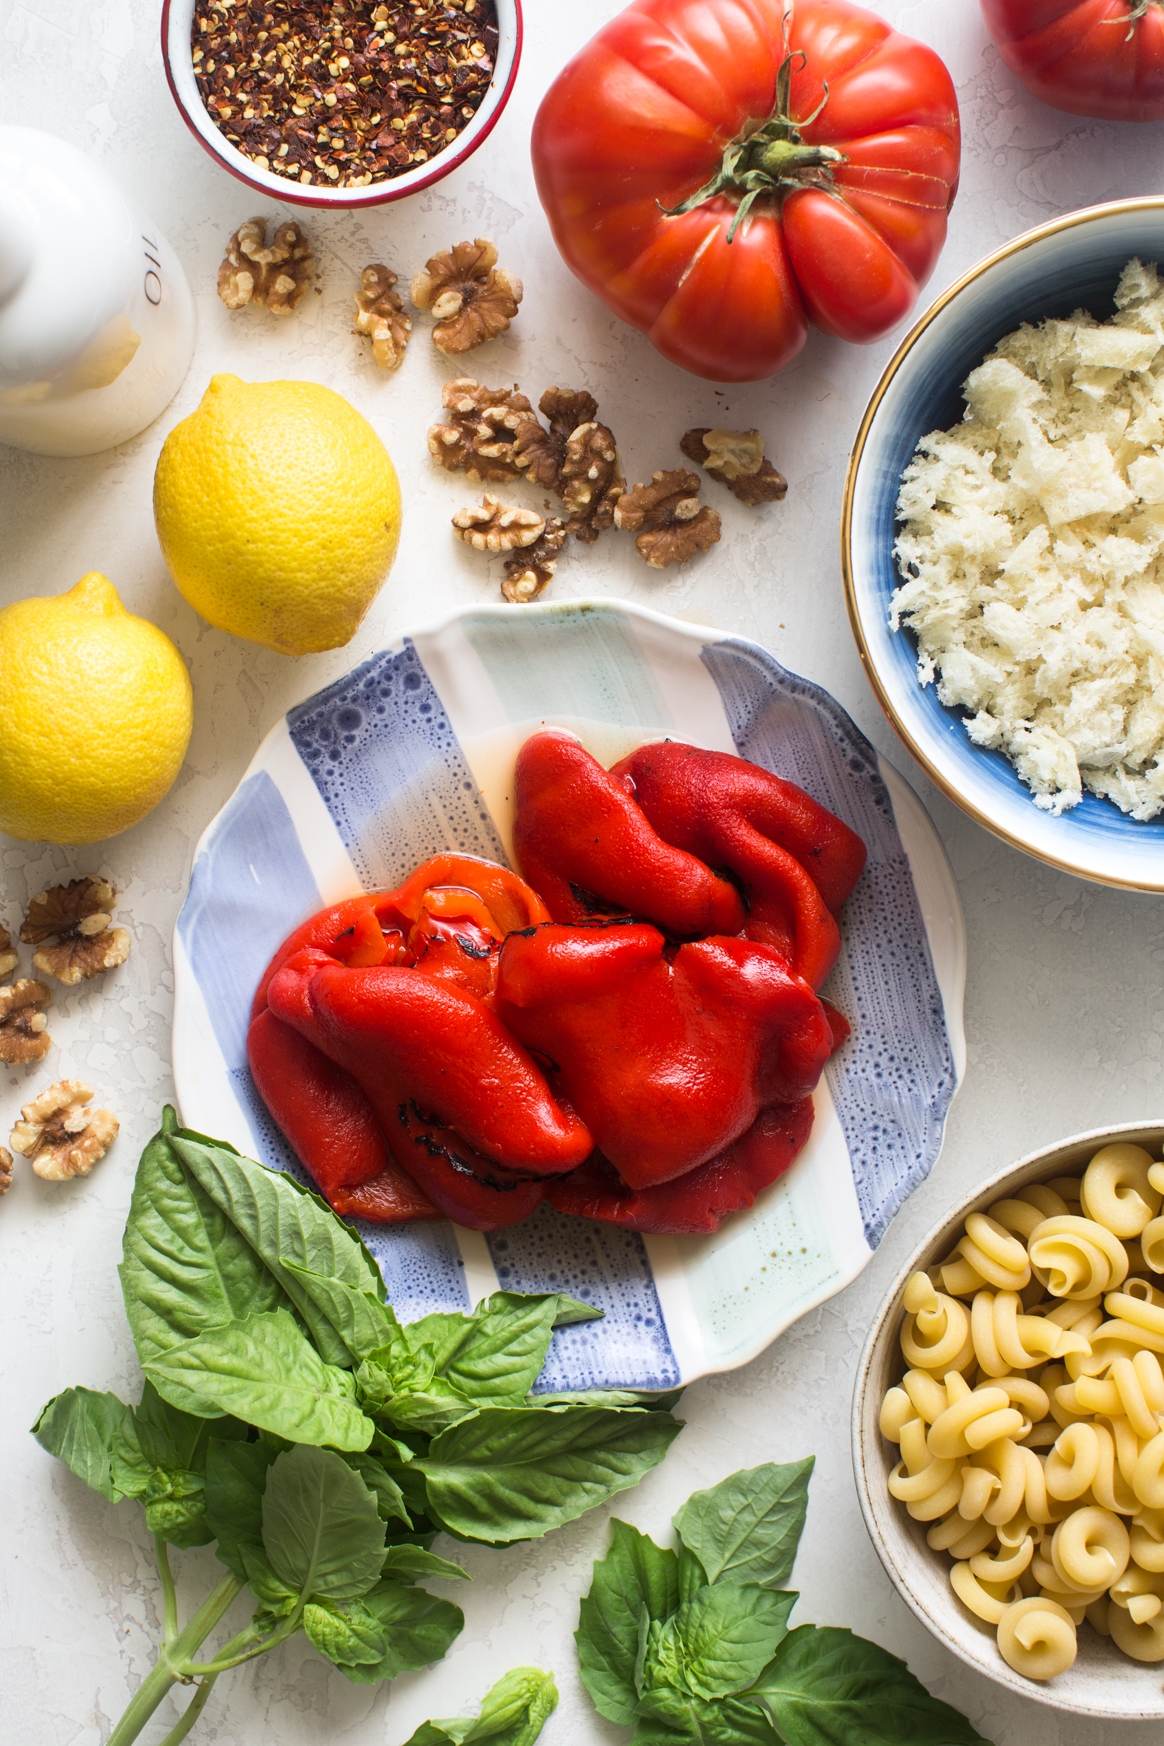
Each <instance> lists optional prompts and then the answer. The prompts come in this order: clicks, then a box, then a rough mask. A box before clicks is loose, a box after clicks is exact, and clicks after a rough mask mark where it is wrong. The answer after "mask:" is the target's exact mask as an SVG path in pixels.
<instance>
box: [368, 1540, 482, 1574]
mask: <svg viewBox="0 0 1164 1746" xmlns="http://www.w3.org/2000/svg"><path fill="white" fill-rule="evenodd" d="M383 1575H384V1576H385V1577H390V1578H391V1579H392V1581H393V1582H417V1581H419V1580H420V1579H421V1578H422V1577H425V1576H431V1577H440V1578H441V1579H442V1580H443V1581H446V1582H453V1581H457V1580H460V1581H462V1582H471V1581H472V1577H471V1576H470V1575H469V1572H468V1571H467V1570H462V1569H461V1566H460V1565H459V1564H450V1563H449V1561H448V1559H447V1558H438V1557H437V1556H436V1554H435V1553H434V1552H426V1551H425V1549H424V1547H423V1546H411V1545H403V1546H389V1548H388V1550H387V1552H386V1553H385V1554H384V1569H383Z"/></svg>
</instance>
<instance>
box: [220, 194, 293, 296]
mask: <svg viewBox="0 0 1164 1746" xmlns="http://www.w3.org/2000/svg"><path fill="white" fill-rule="evenodd" d="M314 273H315V253H314V250H313V249H312V247H311V244H310V242H309V241H308V239H307V236H306V235H305V233H304V231H303V227H302V226H301V225H298V224H294V223H287V224H281V225H280V226H279V228H278V229H277V230H276V232H275V235H274V237H273V238H272V240H271V244H270V247H268V246H267V221H266V219H264V218H249V219H248V220H247V222H246V223H245V224H240V225H239V227H238V229H237V230H236V231H235V233H234V235H233V236H232V237H231V239H230V241H229V242H228V243H227V245H226V259H225V260H224V261H223V263H222V265H221V266H220V267H219V269H218V295H219V296H220V297H221V298H222V301H223V302H224V303H225V304H226V307H227V308H228V309H242V308H243V307H244V306H245V305H246V304H248V303H260V304H264V305H265V306H266V308H268V309H269V310H270V311H271V314H272V315H290V313H291V311H292V310H293V309H294V308H295V305H296V304H297V303H298V302H299V300H300V298H301V297H302V296H303V293H304V292H305V291H306V289H307V287H308V285H310V283H311V280H312V278H313V276H314Z"/></svg>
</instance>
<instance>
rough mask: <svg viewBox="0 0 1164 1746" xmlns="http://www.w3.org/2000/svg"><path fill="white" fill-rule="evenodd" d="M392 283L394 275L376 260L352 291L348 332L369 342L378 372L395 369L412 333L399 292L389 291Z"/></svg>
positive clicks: (409, 320)
mask: <svg viewBox="0 0 1164 1746" xmlns="http://www.w3.org/2000/svg"><path fill="white" fill-rule="evenodd" d="M395 283H396V274H395V273H392V272H389V270H388V268H387V267H386V266H384V265H383V263H382V262H380V261H377V262H374V263H373V265H372V266H370V267H365V268H364V270H363V272H362V273H361V274H360V288H359V290H358V291H357V292H356V319H355V324H354V326H353V329H352V331H353V333H360V334H363V335H364V337H365V338H366V339H370V340H371V342H372V356H373V358H375V360H376V362H377V363H378V364H379V366H380V368H381V369H382V370H396V369H399V367H400V363H401V360H402V359H403V357H404V348H405V347H406V346H407V344H408V336H409V334H410V333H411V332H412V318H411V317H410V316H409V315H408V313H407V312H406V310H405V308H404V303H403V300H402V299H401V296H400V293H399V292H398V291H394V290H393V289H392V287H393V286H394V285H395Z"/></svg>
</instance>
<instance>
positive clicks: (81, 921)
mask: <svg viewBox="0 0 1164 1746" xmlns="http://www.w3.org/2000/svg"><path fill="white" fill-rule="evenodd" d="M116 902H117V888H116V886H113V885H110V883H109V881H108V880H107V879H95V878H92V877H88V878H85V879H70V881H69V883H68V884H67V885H52V886H50V887H49V889H48V890H47V891H42V892H41V893H40V896H39V897H34V898H33V900H32V902H31V903H30V904H29V906H28V914H27V915H26V916H25V918H24V923H23V925H22V927H21V929H20V937H21V939H22V940H24V941H25V943H26V944H27V945H30V946H40V947H41V949H40V951H38V952H34V953H33V955H32V962H33V964H34V966H35V967H36V969H38V970H40V971H43V973H44V974H45V975H46V976H52V977H54V978H55V979H56V981H58V982H63V983H64V984H65V986H66V987H67V988H72V987H74V986H75V984H76V983H78V982H81V981H85V980H87V979H88V978H89V977H90V976H100V975H101V974H102V972H103V971H106V970H115V969H116V968H117V966H118V965H119V964H124V963H125V960H126V959H127V958H128V957H129V948H130V938H129V932H128V930H127V929H126V928H115V927H111V926H110V923H111V922H112V920H113V917H112V915H111V914H110V911H111V910H112V908H113V905H114V904H115V903H116ZM54 935H55V937H56V944H55V945H52V946H44V945H42V944H41V942H42V941H44V940H48V939H51V938H53V936H54Z"/></svg>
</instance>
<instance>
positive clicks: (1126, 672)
mask: <svg viewBox="0 0 1164 1746" xmlns="http://www.w3.org/2000/svg"><path fill="white" fill-rule="evenodd" d="M1115 301H1116V314H1115V315H1114V316H1113V317H1112V318H1111V319H1110V320H1109V321H1104V322H1097V321H1095V320H1094V319H1093V317H1092V316H1090V315H1088V314H1087V313H1086V312H1084V311H1078V312H1077V313H1076V314H1075V315H1074V316H1072V317H1071V318H1070V320H1067V321H1058V320H1053V321H1046V322H1043V323H1042V325H1041V326H1039V327H1037V328H1035V327H1029V326H1025V325H1024V326H1023V327H1021V328H1019V329H1018V331H1017V332H1016V333H1011V334H1008V335H1007V336H1006V338H1005V339H1003V340H1001V341H1000V342H999V344H998V345H997V346H996V347H995V349H994V351H993V352H992V353H991V354H990V356H989V357H988V358H987V359H986V361H985V362H984V363H982V364H981V365H979V367H978V368H977V369H976V370H974V371H973V372H972V373H971V375H970V376H969V378H968V379H967V381H966V384H965V389H964V392H965V396H966V402H967V410H966V414H965V418H964V421H963V423H961V424H960V425H957V426H956V427H955V428H954V429H953V430H948V431H935V432H933V433H931V435H929V436H927V437H926V438H924V440H923V441H922V442H921V443H920V444H919V445H918V449H917V453H916V454H915V456H914V458H913V460H912V461H911V462H910V464H909V466H908V467H907V468H906V470H905V473H904V474H903V476H902V483H901V491H900V495H899V497H898V504H897V513H898V516H899V518H900V520H901V522H902V523H903V526H902V530H901V533H900V536H899V538H898V541H897V545H896V556H897V561H898V564H899V566H900V569H901V572H902V576H903V578H904V580H903V582H902V585H901V587H900V588H898V589H897V591H896V593H895V594H894V596H893V600H892V603H891V607H890V623H891V624H892V625H893V627H894V629H896V628H897V627H898V626H899V625H905V626H906V627H907V628H908V629H909V630H911V631H912V632H913V634H914V635H915V636H916V637H917V641H918V677H919V679H920V680H921V683H922V684H923V685H928V684H930V683H931V682H933V681H934V680H935V679H936V681H937V691H938V696H939V697H940V699H941V701H942V702H943V703H944V704H946V705H948V706H950V707H953V708H961V709H963V710H965V711H966V717H965V720H964V726H965V728H966V731H967V733H968V734H969V736H970V738H971V739H972V740H973V741H974V743H975V744H976V745H979V746H987V747H991V748H993V749H995V750H998V751H1001V752H1003V753H1005V754H1006V756H1007V757H1008V758H1009V759H1010V760H1011V762H1012V763H1013V764H1014V766H1015V769H1016V770H1017V772H1018V774H1019V776H1020V777H1021V778H1022V780H1023V781H1024V782H1025V783H1026V784H1027V785H1028V786H1029V787H1030V789H1031V790H1032V792H1033V795H1034V801H1035V805H1036V806H1038V807H1041V808H1042V809H1043V810H1044V811H1046V812H1051V813H1056V814H1058V813H1061V812H1063V811H1065V810H1066V809H1067V808H1068V807H1072V806H1075V805H1077V804H1078V802H1079V801H1080V800H1081V799H1082V795H1083V790H1084V789H1085V788H1086V789H1088V790H1090V792H1091V793H1093V794H1097V795H1100V796H1103V797H1105V798H1107V799H1108V800H1112V801H1114V802H1115V804H1116V805H1117V806H1118V807H1119V808H1120V810H1121V811H1123V812H1125V813H1130V814H1131V816H1132V817H1133V818H1136V819H1141V820H1143V819H1150V818H1154V817H1156V815H1157V814H1158V813H1160V812H1161V811H1162V810H1164V350H1162V349H1161V347H1162V345H1164V286H1162V285H1161V284H1160V282H1159V279H1158V277H1157V270H1156V267H1155V266H1144V265H1142V264H1141V263H1140V262H1139V261H1138V260H1132V261H1129V263H1128V265H1127V266H1126V267H1125V268H1124V271H1123V273H1122V275H1121V277H1120V283H1119V289H1118V291H1117V292H1116V298H1115Z"/></svg>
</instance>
